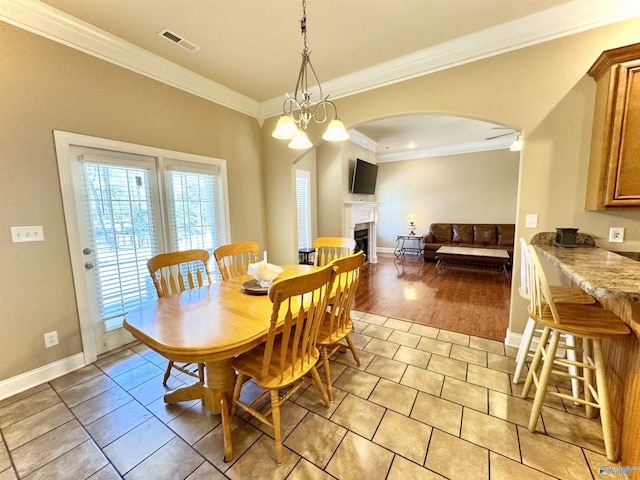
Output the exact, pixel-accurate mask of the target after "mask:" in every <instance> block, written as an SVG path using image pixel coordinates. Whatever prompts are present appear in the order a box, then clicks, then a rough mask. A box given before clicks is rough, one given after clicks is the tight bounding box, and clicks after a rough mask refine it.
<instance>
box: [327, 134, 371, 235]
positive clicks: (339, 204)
mask: <svg viewBox="0 0 640 480" xmlns="http://www.w3.org/2000/svg"><path fill="white" fill-rule="evenodd" d="M316 150H317V159H318V205H319V209H318V236H320V237H341V236H343V235H345V233H346V220H345V202H357V201H364V202H374V201H375V196H374V195H362V194H358V195H354V194H352V193H350V191H351V179H352V175H353V169H354V166H355V163H356V159H358V158H360V159H362V160H365V161H367V162H370V163H376V157H375V153H374V152H372V151H370V150H367V149H365V148H363V147H361V146H359V145H357V144H355V143H353V142H323V143H321V144H320V145H319V146H318V148H317V149H316Z"/></svg>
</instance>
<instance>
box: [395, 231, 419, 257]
mask: <svg viewBox="0 0 640 480" xmlns="http://www.w3.org/2000/svg"><path fill="white" fill-rule="evenodd" d="M393 254H394V255H395V256H396V257H404V256H405V255H415V256H416V257H422V255H423V254H424V240H423V237H422V235H398V237H397V238H396V249H395V251H394V252H393Z"/></svg>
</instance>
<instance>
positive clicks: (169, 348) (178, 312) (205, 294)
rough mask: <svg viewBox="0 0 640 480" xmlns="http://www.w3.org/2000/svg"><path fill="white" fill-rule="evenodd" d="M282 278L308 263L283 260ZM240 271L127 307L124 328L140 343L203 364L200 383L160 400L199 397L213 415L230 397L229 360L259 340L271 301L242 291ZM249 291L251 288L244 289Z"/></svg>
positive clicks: (246, 278) (231, 375) (306, 268)
mask: <svg viewBox="0 0 640 480" xmlns="http://www.w3.org/2000/svg"><path fill="white" fill-rule="evenodd" d="M283 268H284V271H283V272H282V273H281V274H280V275H279V276H278V280H279V279H282V278H287V277H292V276H295V275H300V274H303V273H306V272H310V271H312V270H313V269H314V268H317V267H313V266H311V265H286V266H283ZM252 279H253V277H252V276H251V275H243V276H240V277H236V278H234V279H230V280H226V281H223V282H216V283H212V284H211V285H207V286H204V287H200V288H194V289H192V290H185V291H184V292H182V293H180V294H176V295H171V296H168V297H164V298H159V299H158V300H153V301H150V302H147V303H144V304H143V305H141V306H139V307H137V308H135V309H133V310H131V311H130V312H129V313H128V314H127V315H126V318H125V320H124V323H123V324H124V327H125V328H126V329H127V330H128V331H129V332H131V334H132V335H133V336H134V337H135V338H136V339H137V340H139V341H140V342H142V343H144V344H145V345H147V346H148V347H149V348H151V349H152V350H154V351H156V352H158V353H159V354H160V355H162V356H163V357H165V358H167V359H169V360H173V361H175V362H187V363H204V364H205V374H206V382H205V383H204V384H203V383H200V382H197V383H194V384H192V385H185V386H181V387H179V388H177V389H175V390H173V391H171V392H168V393H167V394H166V395H165V396H164V401H165V402H166V403H176V402H183V401H188V400H195V399H200V400H202V402H203V404H204V406H205V407H206V408H207V409H208V410H209V411H211V412H212V413H214V414H218V413H221V406H220V405H221V400H222V399H223V397H226V399H227V400H229V399H231V397H232V394H233V388H234V385H235V380H236V374H235V371H234V369H233V368H232V366H231V360H232V359H233V357H235V356H236V355H239V354H241V353H244V352H247V351H249V350H250V349H252V348H253V347H255V346H256V345H259V344H260V343H261V342H263V341H265V339H266V337H267V330H268V328H269V323H270V318H271V312H272V308H273V304H272V302H271V300H270V299H269V296H268V295H255V294H249V293H247V291H246V289H244V288H243V284H245V282H248V281H250V280H252ZM249 290H250V291H251V289H249Z"/></svg>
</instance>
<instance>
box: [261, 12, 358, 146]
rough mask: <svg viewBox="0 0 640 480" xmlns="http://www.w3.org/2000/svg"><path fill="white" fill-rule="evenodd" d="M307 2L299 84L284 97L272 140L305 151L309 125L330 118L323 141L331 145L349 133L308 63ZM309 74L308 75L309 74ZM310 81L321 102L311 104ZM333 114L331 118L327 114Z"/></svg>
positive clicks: (309, 56) (301, 26)
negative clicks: (276, 139)
mask: <svg viewBox="0 0 640 480" xmlns="http://www.w3.org/2000/svg"><path fill="white" fill-rule="evenodd" d="M306 7H307V2H306V0H302V18H301V19H300V32H301V33H302V38H303V45H304V48H303V49H302V64H301V65H300V72H299V73H298V81H297V82H296V88H295V90H294V93H293V97H292V96H291V95H289V94H288V93H287V94H285V97H286V98H285V99H284V103H283V105H282V116H281V117H280V119H279V120H278V124H277V125H276V129H275V130H274V131H273V134H272V136H273V137H274V138H278V139H283V140H291V141H290V142H289V148H294V149H305V148H309V147H311V146H313V145H312V143H311V142H310V141H309V137H307V134H306V132H305V130H306V129H307V126H308V125H309V124H310V123H311V122H316V123H324V122H326V121H327V120H329V118H332V120H331V121H330V122H329V126H328V127H327V130H326V131H325V133H324V135H322V138H323V139H324V140H328V141H330V142H339V141H342V140H347V139H348V138H349V134H348V133H347V131H346V130H345V128H344V124H343V123H342V122H341V121H340V119H339V118H338V110H337V108H336V106H335V104H334V103H333V102H331V101H329V100H327V99H328V98H329V95H327V96H326V97H325V96H324V95H323V94H322V86H321V85H320V81H319V80H318V76H317V75H316V72H315V70H314V68H313V65H312V64H311V52H310V51H309V49H308V47H307V12H306ZM309 72H311V74H309ZM309 80H311V81H312V82H314V83H312V86H314V84H315V86H316V89H317V90H318V92H319V94H320V100H318V101H313V100H312V99H311V94H312V92H311V91H310V89H309ZM330 114H332V115H330Z"/></svg>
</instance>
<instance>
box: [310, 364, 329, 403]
mask: <svg viewBox="0 0 640 480" xmlns="http://www.w3.org/2000/svg"><path fill="white" fill-rule="evenodd" d="M311 376H312V377H313V382H314V383H315V384H316V387H318V390H320V395H322V400H323V401H324V403H325V405H326V406H327V407H330V406H331V404H330V403H329V396H328V395H327V392H326V391H325V389H324V387H323V386H322V381H321V380H320V375H319V374H318V369H317V368H316V367H311Z"/></svg>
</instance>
